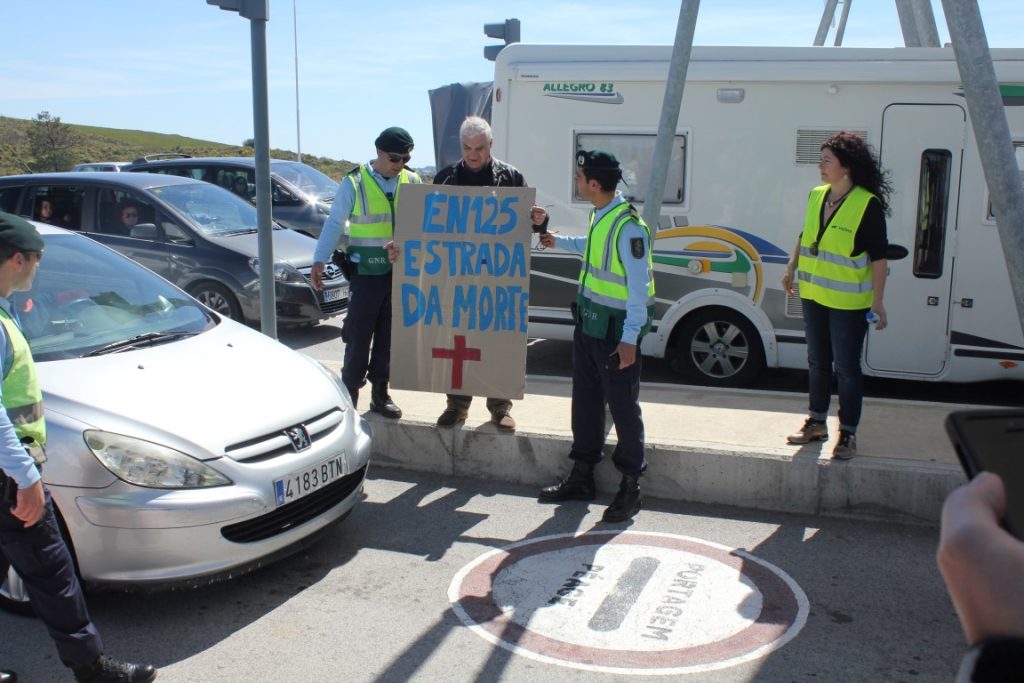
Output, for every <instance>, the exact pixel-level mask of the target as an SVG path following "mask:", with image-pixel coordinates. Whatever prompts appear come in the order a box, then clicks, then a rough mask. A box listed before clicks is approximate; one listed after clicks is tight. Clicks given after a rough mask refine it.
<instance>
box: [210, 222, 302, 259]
mask: <svg viewBox="0 0 1024 683" xmlns="http://www.w3.org/2000/svg"><path fill="white" fill-rule="evenodd" d="M211 239H214V240H218V241H219V242H220V243H221V244H223V245H225V246H226V247H228V248H230V249H233V250H235V251H237V252H239V253H242V254H245V255H246V256H253V257H257V256H259V246H258V241H257V240H258V234H257V233H255V232H250V233H244V234H241V235H223V236H219V237H212V238H211ZM315 249H316V240H315V239H313V238H312V237H310V236H309V235H303V234H302V233H299V232H295V231H294V230H274V260H276V261H284V262H285V263H288V264H290V265H292V266H295V267H296V268H308V267H309V266H311V265H313V250H315Z"/></svg>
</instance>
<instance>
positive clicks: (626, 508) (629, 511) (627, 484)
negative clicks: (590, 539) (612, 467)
mask: <svg viewBox="0 0 1024 683" xmlns="http://www.w3.org/2000/svg"><path fill="white" fill-rule="evenodd" d="M638 512H640V478H639V477H631V476H629V475H628V474H625V475H623V476H622V482H621V483H620V484H619V492H618V493H616V494H615V500H613V501H612V504H611V505H609V506H608V509H607V510H605V511H604V516H603V517H602V518H601V521H603V522H625V521H626V520H627V519H629V518H631V517H632V516H633V515H635V514H636V513H638Z"/></svg>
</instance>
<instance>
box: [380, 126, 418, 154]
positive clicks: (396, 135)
mask: <svg viewBox="0 0 1024 683" xmlns="http://www.w3.org/2000/svg"><path fill="white" fill-rule="evenodd" d="M373 144H375V145H377V149H379V150H380V151H382V152H390V153H392V154H406V153H407V152H408V151H409V150H411V149H412V145H413V142H412V136H411V135H409V131H407V130H405V129H404V128H399V127H398V126H391V127H390V128H385V129H384V131H383V132H381V134H380V135H378V136H377V139H376V140H374V142H373Z"/></svg>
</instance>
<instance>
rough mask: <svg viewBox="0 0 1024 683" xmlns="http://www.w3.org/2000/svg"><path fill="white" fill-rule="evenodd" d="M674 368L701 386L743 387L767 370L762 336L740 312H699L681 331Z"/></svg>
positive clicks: (690, 316)
mask: <svg viewBox="0 0 1024 683" xmlns="http://www.w3.org/2000/svg"><path fill="white" fill-rule="evenodd" d="M673 366H674V367H675V369H676V370H678V371H679V372H682V373H683V374H684V375H686V376H687V377H688V378H689V379H691V380H692V381H694V382H697V383H698V384H704V385H709V386H720V387H737V386H743V385H745V384H748V383H749V382H750V381H751V380H753V379H754V377H756V376H757V375H758V373H760V372H761V369H762V368H764V348H763V347H762V346H761V336H760V335H759V334H758V333H757V330H756V329H754V326H753V325H752V324H751V323H750V321H749V320H747V318H746V317H744V316H743V315H741V314H739V313H737V312H736V311H733V310H731V309H728V308H717V307H713V308H702V309H699V310H697V311H695V312H693V313H691V314H690V315H689V316H687V317H686V318H685V319H684V320H683V322H682V325H681V326H680V328H679V333H678V336H677V338H676V342H675V358H674V363H673Z"/></svg>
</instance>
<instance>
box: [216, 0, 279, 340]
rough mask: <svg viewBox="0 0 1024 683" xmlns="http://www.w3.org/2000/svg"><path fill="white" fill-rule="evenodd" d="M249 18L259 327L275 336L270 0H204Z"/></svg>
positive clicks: (269, 335) (272, 336) (275, 298)
mask: <svg viewBox="0 0 1024 683" xmlns="http://www.w3.org/2000/svg"><path fill="white" fill-rule="evenodd" d="M206 4H208V5H216V6H217V7H220V8H221V9H223V10H228V11H230V12H238V13H239V14H240V15H241V16H243V17H245V18H246V19H248V20H249V25H250V36H251V42H252V121H253V140H254V141H255V143H256V160H255V161H256V228H257V234H256V238H257V240H256V243H257V255H258V257H259V264H260V267H259V282H260V330H261V331H262V332H263V334H265V335H267V336H268V337H270V338H271V339H277V296H276V292H275V286H274V241H273V227H274V226H273V223H272V222H271V213H270V212H271V206H270V122H269V121H270V119H269V116H268V114H267V109H268V96H267V22H268V21H270V0H206Z"/></svg>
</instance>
